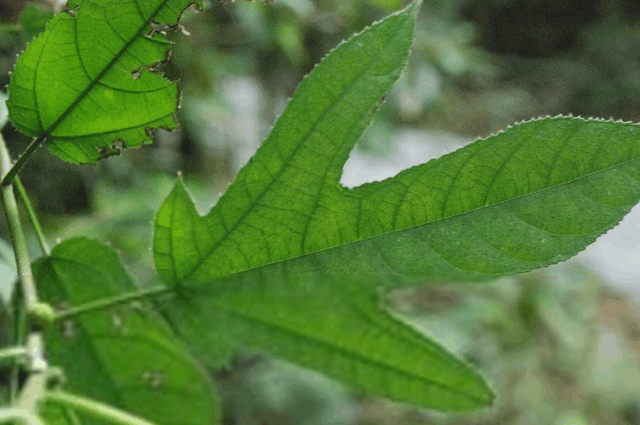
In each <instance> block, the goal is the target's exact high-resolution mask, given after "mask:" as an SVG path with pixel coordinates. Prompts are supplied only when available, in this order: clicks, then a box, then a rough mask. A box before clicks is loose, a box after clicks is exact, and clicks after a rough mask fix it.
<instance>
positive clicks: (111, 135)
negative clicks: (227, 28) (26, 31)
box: [7, 0, 202, 163]
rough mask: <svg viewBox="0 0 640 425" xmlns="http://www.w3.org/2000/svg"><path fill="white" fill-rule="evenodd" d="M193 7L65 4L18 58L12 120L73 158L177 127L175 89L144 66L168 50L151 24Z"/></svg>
mask: <svg viewBox="0 0 640 425" xmlns="http://www.w3.org/2000/svg"><path fill="white" fill-rule="evenodd" d="M191 4H196V5H198V6H202V1H201V0H132V1H127V2H114V1H112V0H71V1H69V3H68V5H67V8H68V9H69V11H68V12H63V13H60V14H58V15H56V16H55V17H54V18H53V19H52V20H51V21H50V22H49V24H48V25H47V28H46V30H45V32H44V33H43V34H42V35H40V36H39V37H37V38H36V39H35V40H34V41H33V42H32V43H31V44H30V45H29V46H28V47H27V49H26V51H25V52H24V53H23V54H22V55H21V56H20V58H19V59H18V62H17V64H16V68H15V71H14V72H13V74H12V76H11V82H10V84H9V100H8V102H7V106H8V108H9V116H10V118H11V120H12V121H13V123H14V124H15V125H16V127H18V128H19V129H20V130H21V131H23V132H25V133H26V134H28V135H30V136H33V137H47V146H49V148H50V149H51V150H52V151H53V152H54V153H55V154H56V155H58V156H59V157H61V158H62V159H64V160H66V161H70V162H76V163H94V162H95V161H96V160H97V159H99V158H100V157H104V156H106V155H110V154H116V153H118V147H117V146H113V145H112V144H113V143H114V141H119V142H120V143H122V144H123V145H124V146H125V147H137V146H140V145H141V144H143V143H145V142H148V141H149V140H150V138H149V135H148V134H147V131H148V130H149V129H151V128H158V127H163V128H169V129H174V128H176V127H177V124H176V122H175V119H174V117H173V114H174V112H175V111H176V109H177V106H178V88H177V87H176V85H175V83H173V82H170V81H167V80H166V79H164V78H163V77H162V75H161V74H159V73H157V72H152V71H150V70H149V69H150V68H151V67H153V66H154V65H156V64H157V63H159V62H162V61H164V60H165V58H166V56H167V51H168V49H169V47H170V43H169V42H168V41H167V40H166V38H165V36H164V35H163V34H162V33H161V32H154V27H155V26H156V25H157V24H166V25H176V24H177V23H178V21H179V19H180V16H181V14H182V12H183V10H184V9H185V8H186V7H188V6H189V5H191Z"/></svg>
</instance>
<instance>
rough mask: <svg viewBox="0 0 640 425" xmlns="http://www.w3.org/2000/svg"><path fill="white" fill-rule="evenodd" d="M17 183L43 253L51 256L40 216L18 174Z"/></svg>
mask: <svg viewBox="0 0 640 425" xmlns="http://www.w3.org/2000/svg"><path fill="white" fill-rule="evenodd" d="M14 183H15V185H16V189H17V190H18V196H20V200H21V201H22V203H23V204H24V207H25V208H26V210H27V215H28V216H29V221H30V222H31V226H33V230H34V231H35V232H36V236H37V237H38V243H39V244H40V249H41V250H42V253H43V254H44V255H46V256H49V254H50V253H51V250H50V249H49V245H48V244H47V240H46V239H45V237H44V232H43V231H42V227H40V222H39V221H38V216H37V215H36V212H35V210H34V209H33V206H31V201H30V200H29V196H28V195H27V191H26V190H25V189H24V186H23V185H22V181H21V180H20V176H16V179H15V181H14Z"/></svg>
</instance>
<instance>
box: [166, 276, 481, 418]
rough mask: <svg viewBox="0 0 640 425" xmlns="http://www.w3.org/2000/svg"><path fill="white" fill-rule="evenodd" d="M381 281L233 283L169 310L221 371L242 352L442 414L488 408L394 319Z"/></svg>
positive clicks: (472, 384) (197, 291)
mask: <svg viewBox="0 0 640 425" xmlns="http://www.w3.org/2000/svg"><path fill="white" fill-rule="evenodd" d="M382 285H386V282H384V281H383V280H382V279H381V278H374V277H368V278H345V277H338V276H333V277H328V276H289V277H286V278H276V277H273V276H271V277H268V278H254V277H246V276H245V277H232V278H230V279H229V278H228V279H226V280H218V281H215V282H210V281H209V282H204V283H201V284H196V285H193V286H190V287H189V290H188V291H187V292H186V293H183V294H182V295H181V296H178V297H177V298H176V299H175V300H173V302H172V307H173V309H174V311H173V314H174V315H175V317H176V325H177V327H178V329H179V332H180V336H181V338H183V339H185V340H186V341H189V342H192V343H193V344H194V346H195V349H196V351H197V352H198V355H199V357H202V358H204V359H207V360H208V362H209V364H210V365H211V366H214V367H217V366H220V365H221V364H224V362H225V361H226V360H227V359H228V357H229V355H230V354H231V353H233V352H234V351H236V350H237V349H238V348H239V347H250V348H254V349H258V350H262V351H264V352H267V353H269V354H271V355H274V356H277V357H279V358H283V359H287V360H289V361H292V362H295V363H297V364H299V365H302V366H305V367H308V368H312V369H315V370H319V371H321V372H323V373H325V374H327V375H328V376H332V377H334V378H337V379H339V380H341V381H342V382H345V383H347V384H349V385H351V386H353V387H355V388H359V389H361V390H363V391H364V392H366V393H373V394H376V395H380V396H385V397H388V398H391V399H394V400H398V401H402V402H407V403H411V404H415V405H419V406H422V407H427V408H433V409H438V410H443V411H464V410H471V409H477V408H479V407H483V406H486V405H489V404H491V402H492V400H493V394H492V392H491V390H490V389H489V387H488V386H487V384H486V383H485V382H484V381H483V379H482V377H481V376H480V375H479V374H478V373H477V372H474V371H473V369H472V368H471V367H470V366H468V365H466V364H465V363H463V362H462V361H460V360H458V359H456V358H455V357H453V356H452V355H451V354H450V353H448V352H447V351H446V350H444V349H443V348H442V347H440V346H438V345H437V344H435V343H434V342H431V341H429V340H427V339H426V338H425V337H424V336H423V335H421V334H419V333H418V332H417V331H416V330H414V329H413V328H411V327H408V326H407V325H405V324H404V323H401V322H400V321H398V320H397V319H395V318H394V317H392V316H390V315H389V314H388V313H387V311H386V308H385V302H384V301H385V300H384V299H383V298H381V296H380V295H382V294H381V293H376V290H375V289H376V288H377V287H380V286H382Z"/></svg>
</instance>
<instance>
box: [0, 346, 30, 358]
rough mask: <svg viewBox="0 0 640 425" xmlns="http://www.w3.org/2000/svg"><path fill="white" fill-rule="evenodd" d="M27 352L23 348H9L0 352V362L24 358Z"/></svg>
mask: <svg viewBox="0 0 640 425" xmlns="http://www.w3.org/2000/svg"><path fill="white" fill-rule="evenodd" d="M26 353H27V350H26V349H25V348H24V347H11V348H5V349H4V350H0V361H1V360H4V359H13V358H16V357H21V356H24V355H25V354H26Z"/></svg>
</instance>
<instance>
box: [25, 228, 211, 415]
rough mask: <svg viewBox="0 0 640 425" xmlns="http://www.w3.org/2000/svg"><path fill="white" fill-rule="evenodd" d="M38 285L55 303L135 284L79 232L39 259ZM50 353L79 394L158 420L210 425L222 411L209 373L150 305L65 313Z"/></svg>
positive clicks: (108, 252) (50, 336) (106, 294)
mask: <svg viewBox="0 0 640 425" xmlns="http://www.w3.org/2000/svg"><path fill="white" fill-rule="evenodd" d="M34 275H35V276H36V279H37V282H38V287H39V290H40V292H41V294H42V296H43V298H44V299H46V300H47V301H48V302H49V303H51V304H52V305H54V306H58V307H66V308H68V307H71V306H77V305H79V304H83V303H87V302H91V301H96V300H99V299H104V298H111V297H115V296H118V295H122V294H123V293H130V292H134V291H136V290H137V287H136V285H135V284H134V283H133V282H132V280H131V278H130V277H129V275H128V274H127V272H126V271H125V270H124V268H123V267H122V265H121V264H120V261H119V259H118V256H117V255H116V253H115V252H114V251H113V250H112V249H111V248H109V247H107V246H105V245H102V244H100V243H98V242H96V241H93V240H90V239H85V238H75V239H70V240H67V241H65V242H63V243H62V244H60V245H57V246H56V247H55V248H54V249H53V251H52V252H51V255H50V256H49V257H48V258H45V259H42V260H38V261H37V262H36V263H34ZM46 347H47V357H48V360H49V363H50V364H51V365H52V366H61V367H62V368H63V369H64V370H65V374H66V376H67V378H68V381H69V383H68V386H69V388H70V390H71V391H72V392H74V393H77V394H80V395H83V396H85V397H92V398H95V399H97V400H99V401H102V402H105V403H110V404H112V405H114V406H117V407H120V408H122V409H125V410H128V411H131V412H133V413H134V414H136V415H139V416H141V417H143V418H145V419H148V420H151V421H153V422H155V423H157V424H167V425H176V424H185V425H186V424H208V423H212V422H215V420H216V419H217V415H218V414H219V408H218V406H217V405H216V403H215V402H216V399H215V396H214V393H213V391H212V389H211V386H210V385H211V384H210V381H209V379H208V378H207V376H206V374H205V373H204V371H203V370H201V369H200V368H199V367H198V366H197V365H196V364H195V363H194V361H193V360H192V359H191V358H190V357H189V355H188V354H187V353H186V351H185V349H184V348H183V346H182V344H181V343H180V342H179V341H178V340H176V338H175V337H174V336H173V334H172V332H170V330H169V329H168V328H167V327H166V325H165V324H164V323H162V321H161V320H160V319H159V317H158V316H157V315H156V314H154V312H153V309H152V308H151V307H150V306H149V305H148V304H147V303H131V304H128V305H123V306H120V307H114V308H112V309H111V310H108V311H99V312H91V313H85V314H82V315H80V316H78V317H76V318H74V319H65V320H63V321H62V323H61V325H60V327H59V328H58V329H49V332H47V340H46Z"/></svg>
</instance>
